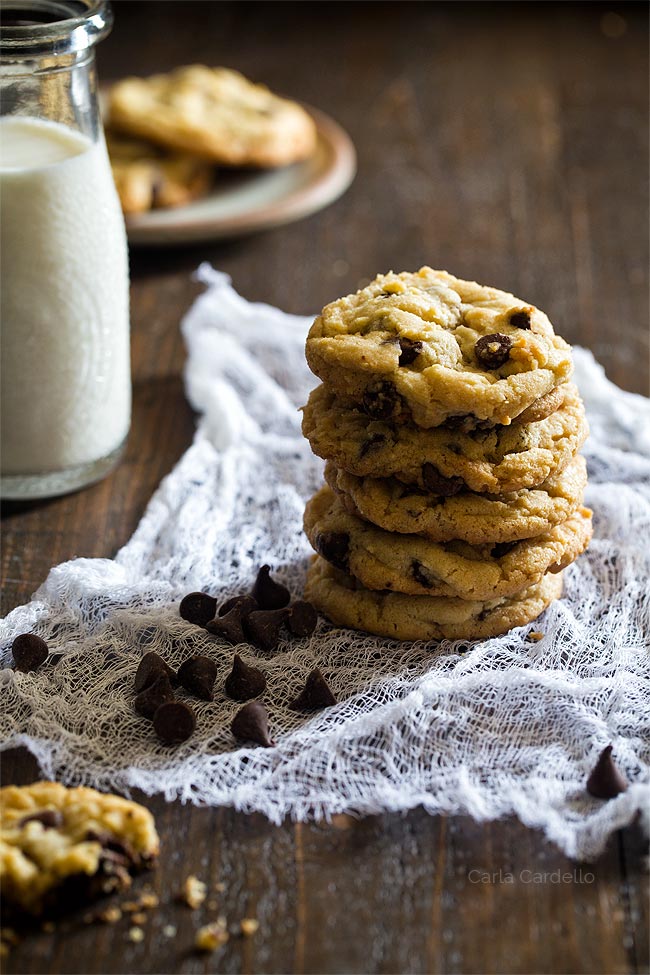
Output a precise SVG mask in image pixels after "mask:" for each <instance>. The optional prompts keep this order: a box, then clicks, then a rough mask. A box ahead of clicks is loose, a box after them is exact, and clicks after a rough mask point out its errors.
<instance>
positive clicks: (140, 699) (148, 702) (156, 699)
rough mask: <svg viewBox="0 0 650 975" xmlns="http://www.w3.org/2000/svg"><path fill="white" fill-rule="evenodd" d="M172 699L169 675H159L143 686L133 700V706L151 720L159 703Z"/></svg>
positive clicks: (165, 702)
mask: <svg viewBox="0 0 650 975" xmlns="http://www.w3.org/2000/svg"><path fill="white" fill-rule="evenodd" d="M173 700H174V691H173V688H172V685H171V683H170V680H169V677H159V678H158V679H157V680H155V681H154V682H153V684H149V686H148V687H145V689H144V690H143V691H141V692H140V693H139V694H138V696H137V697H136V698H135V700H134V702H133V707H134V708H135V709H136V711H137V712H138V714H141V715H142V717H143V718H149V720H151V719H152V718H153V716H154V714H155V713H156V711H157V710H158V708H159V707H160V705H161V704H167V702H168V701H173Z"/></svg>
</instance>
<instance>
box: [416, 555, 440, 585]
mask: <svg viewBox="0 0 650 975" xmlns="http://www.w3.org/2000/svg"><path fill="white" fill-rule="evenodd" d="M411 573H412V575H413V578H414V579H415V581H416V582H417V583H418V585H420V586H422V588H423V589H431V588H432V586H433V583H434V581H435V580H434V579H433V577H432V576H431V573H430V572H429V570H428V569H427V568H426V566H424V565H422V563H421V562H419V561H418V560H417V559H413V562H412V563H411Z"/></svg>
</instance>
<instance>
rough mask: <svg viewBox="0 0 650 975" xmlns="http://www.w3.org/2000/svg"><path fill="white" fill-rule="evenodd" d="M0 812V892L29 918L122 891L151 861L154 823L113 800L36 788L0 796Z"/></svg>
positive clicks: (49, 785) (48, 785)
mask: <svg viewBox="0 0 650 975" xmlns="http://www.w3.org/2000/svg"><path fill="white" fill-rule="evenodd" d="M0 809H1V810H2V825H1V828H0V892H1V893H2V897H3V899H6V901H7V902H8V903H9V904H10V905H11V906H12V907H13V908H14V909H17V910H22V911H26V912H28V913H30V914H40V913H41V912H43V911H47V910H49V909H51V908H54V907H56V909H57V910H60V909H62V908H64V907H66V906H72V905H73V902H74V904H77V903H79V902H80V901H83V900H87V899H88V898H89V897H93V896H100V895H102V894H107V893H112V892H114V891H120V890H125V889H126V888H127V887H129V886H130V884H131V873H132V872H134V871H136V870H139V869H142V868H144V867H147V866H151V864H152V863H153V862H154V860H155V858H156V857H157V855H158V847H159V844H158V834H157V833H156V828H155V824H154V820H153V816H152V815H151V813H150V812H149V811H148V810H147V809H145V808H144V807H143V806H140V805H138V804H137V803H135V802H129V801H127V800H126V799H121V798H120V797H119V796H114V795H106V794H104V793H101V792H96V791H95V790H94V789H85V788H77V789H66V788H65V786H63V785H59V784H58V783H57V782H36V783H34V784H33V785H27V786H22V787H18V786H7V787H5V788H4V789H0Z"/></svg>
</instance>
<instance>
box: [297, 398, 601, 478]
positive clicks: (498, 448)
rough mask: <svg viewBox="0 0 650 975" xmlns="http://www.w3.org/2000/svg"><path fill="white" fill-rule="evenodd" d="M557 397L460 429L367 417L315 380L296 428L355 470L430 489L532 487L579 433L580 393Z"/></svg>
mask: <svg viewBox="0 0 650 975" xmlns="http://www.w3.org/2000/svg"><path fill="white" fill-rule="evenodd" d="M563 390H564V402H563V404H562V406H561V407H560V409H558V410H556V411H555V412H554V413H552V414H551V415H550V416H548V417H546V419H545V420H540V421H539V422H537V423H524V424H520V423H518V422H516V421H515V422H514V423H512V424H510V425H509V426H498V427H492V428H491V429H488V430H474V431H473V432H471V433H465V432H463V431H461V430H457V429H454V428H453V427H451V428H450V427H449V426H439V427H434V428H432V429H427V430H425V429H422V428H419V427H415V426H410V425H407V424H401V423H393V422H391V421H390V420H372V419H371V418H370V417H368V416H367V415H366V414H365V413H363V412H362V411H361V410H353V409H349V408H346V407H344V406H341V405H340V403H339V402H338V401H337V397H336V395H335V394H334V393H332V392H331V391H330V390H329V389H328V387H326V386H319V387H317V388H316V389H315V390H314V391H313V392H312V394H311V396H310V397H309V401H308V403H307V405H306V406H305V407H304V416H303V426H302V430H303V433H304V435H305V436H306V437H307V439H308V440H309V442H310V444H311V447H312V450H313V451H314V453H315V454H317V455H318V456H319V457H324V458H325V459H326V460H331V461H333V462H334V463H335V464H336V466H337V467H340V468H342V469H343V470H346V471H348V472H349V473H351V474H355V475H357V477H393V476H394V477H396V478H397V479H398V480H400V481H403V482H404V483H406V484H414V485H416V486H417V487H419V488H421V489H423V490H425V491H428V492H430V493H431V494H434V495H438V496H442V497H451V496H453V495H455V494H460V493H461V492H463V491H467V490H470V491H475V492H479V493H489V494H502V493H504V492H511V491H519V490H521V489H522V488H530V487H536V486H538V485H540V484H542V483H543V482H544V481H545V480H546V479H547V478H548V477H550V476H551V475H552V474H555V473H557V472H558V471H561V470H563V469H564V468H565V467H566V466H567V465H568V464H569V463H570V461H571V460H572V459H573V457H574V456H575V454H576V452H577V451H578V450H579V448H580V447H581V445H582V444H583V442H584V440H585V439H586V437H587V433H588V427H587V421H586V418H585V412H584V407H583V404H582V400H581V399H580V396H579V394H578V390H577V389H576V387H575V386H574V385H573V384H572V383H566V384H565V385H564V386H563Z"/></svg>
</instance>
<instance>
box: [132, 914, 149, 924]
mask: <svg viewBox="0 0 650 975" xmlns="http://www.w3.org/2000/svg"><path fill="white" fill-rule="evenodd" d="M131 920H132V921H133V923H134V924H146V923H147V915H146V914H145V912H144V911H138V912H137V914H132V915H131Z"/></svg>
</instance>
